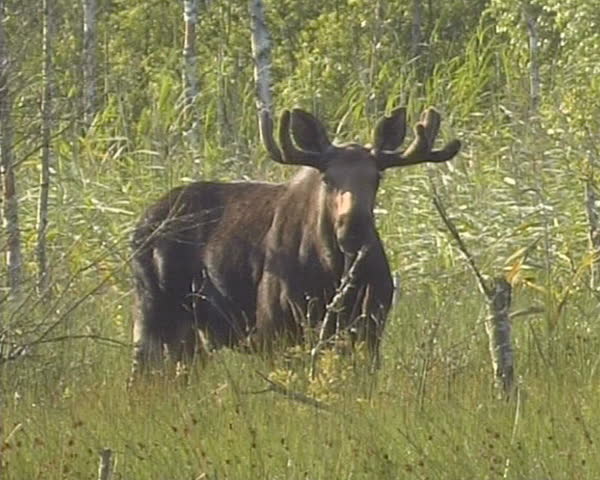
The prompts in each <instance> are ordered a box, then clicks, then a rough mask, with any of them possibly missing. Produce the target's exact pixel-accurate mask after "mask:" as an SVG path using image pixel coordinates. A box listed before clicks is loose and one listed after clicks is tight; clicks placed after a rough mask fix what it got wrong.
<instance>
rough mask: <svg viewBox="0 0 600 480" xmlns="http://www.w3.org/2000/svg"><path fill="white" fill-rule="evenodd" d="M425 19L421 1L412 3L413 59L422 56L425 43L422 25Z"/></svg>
mask: <svg viewBox="0 0 600 480" xmlns="http://www.w3.org/2000/svg"><path fill="white" fill-rule="evenodd" d="M422 19H423V8H422V6H421V0H413V2H412V25H411V30H410V46H411V53H412V57H413V58H415V57H418V56H419V55H420V54H421V44H422V42H423V39H422V34H421V24H422V21H423V20H422Z"/></svg>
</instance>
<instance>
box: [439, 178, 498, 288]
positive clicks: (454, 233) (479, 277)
mask: <svg viewBox="0 0 600 480" xmlns="http://www.w3.org/2000/svg"><path fill="white" fill-rule="evenodd" d="M430 183H431V191H432V192H433V204H434V205H435V208H436V210H437V211H438V213H439V214H440V217H441V218H442V221H443V222H444V224H445V225H446V228H447V229H448V230H449V232H450V234H451V235H452V238H454V240H455V241H456V243H457V245H458V250H459V251H460V253H462V255H463V256H464V257H465V260H466V261H467V265H469V267H470V268H471V271H472V272H473V274H474V275H475V278H476V279H477V283H478V285H479V289H480V290H481V292H482V293H483V294H484V295H485V296H486V297H487V298H488V299H489V298H490V297H491V296H492V295H493V294H494V293H493V292H492V289H491V288H490V287H489V285H488V284H487V283H486V281H485V280H484V278H483V275H482V274H481V272H480V271H479V269H478V268H477V265H476V264H475V260H474V259H473V256H472V255H471V253H470V252H469V250H468V249H467V246H466V245H465V242H463V239H462V237H461V236H460V233H458V230H457V228H456V226H455V225H454V223H452V220H450V217H449V216H448V213H447V212H446V207H444V204H443V202H442V199H441V198H440V195H439V193H438V191H437V188H436V186H435V183H433V180H431V179H430Z"/></svg>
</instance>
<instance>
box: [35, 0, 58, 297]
mask: <svg viewBox="0 0 600 480" xmlns="http://www.w3.org/2000/svg"><path fill="white" fill-rule="evenodd" d="M43 9H44V27H43V29H44V31H43V39H42V42H43V46H42V48H43V52H44V65H43V93H42V158H41V165H40V166H41V168H40V196H39V199H38V211H37V226H36V227H37V228H36V230H37V245H36V257H37V265H38V291H39V292H40V293H43V292H45V291H46V289H47V288H48V284H49V278H48V258H47V254H46V232H47V230H48V197H49V191H50V162H51V156H52V150H51V145H50V137H51V134H52V102H53V97H54V95H53V90H54V78H53V70H52V41H53V38H54V0H43Z"/></svg>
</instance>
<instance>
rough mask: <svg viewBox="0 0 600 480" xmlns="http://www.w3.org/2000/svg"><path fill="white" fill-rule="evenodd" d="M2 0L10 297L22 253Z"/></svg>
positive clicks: (0, 106) (2, 155) (1, 117)
mask: <svg viewBox="0 0 600 480" xmlns="http://www.w3.org/2000/svg"><path fill="white" fill-rule="evenodd" d="M4 10H5V0H0V162H1V163H0V167H1V174H2V194H3V198H2V200H3V201H2V205H3V208H2V214H3V226H4V230H5V232H6V265H7V267H8V286H9V289H10V294H11V297H12V298H13V299H16V300H18V299H19V297H20V291H21V279H22V256H21V234H20V230H19V210H18V207H19V205H18V197H17V186H16V179H15V171H14V152H13V144H12V142H13V124H12V103H11V102H12V99H11V96H10V74H11V62H10V55H9V51H8V45H7V43H6V37H5V33H4Z"/></svg>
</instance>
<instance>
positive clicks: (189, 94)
mask: <svg viewBox="0 0 600 480" xmlns="http://www.w3.org/2000/svg"><path fill="white" fill-rule="evenodd" d="M198 8H199V0H183V22H184V27H185V31H184V37H183V69H182V82H183V109H184V118H186V119H188V122H189V123H188V125H189V130H188V131H187V132H186V137H187V138H188V140H189V142H190V145H191V146H192V148H193V149H194V150H195V149H197V148H198V144H199V133H198V132H199V122H198V116H197V113H196V105H195V104H196V98H197V97H198V94H199V86H198V54H197V52H196V25H197V23H198Z"/></svg>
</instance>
